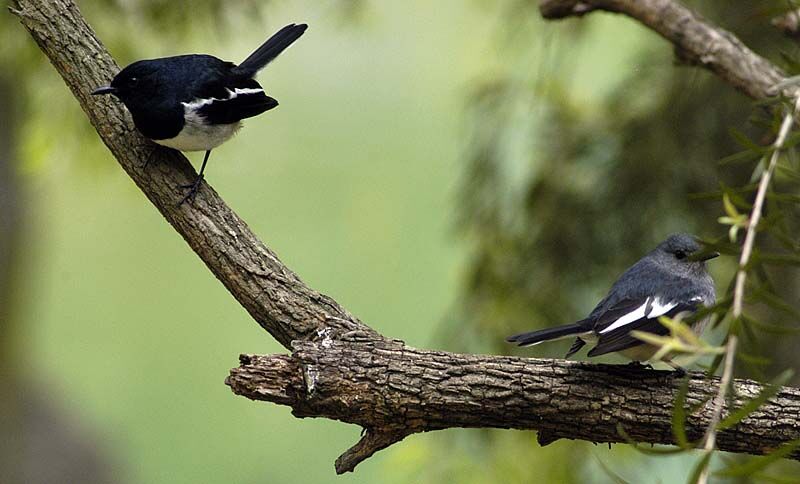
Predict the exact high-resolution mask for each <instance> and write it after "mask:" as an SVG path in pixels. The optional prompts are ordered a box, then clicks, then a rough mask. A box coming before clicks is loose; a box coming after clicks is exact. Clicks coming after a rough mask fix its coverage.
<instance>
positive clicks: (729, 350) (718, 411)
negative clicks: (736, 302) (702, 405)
mask: <svg viewBox="0 0 800 484" xmlns="http://www.w3.org/2000/svg"><path fill="white" fill-rule="evenodd" d="M737 342H738V338H737V337H736V335H735V334H732V335H730V336H729V337H728V344H727V347H726V349H725V369H724V370H723V372H722V378H721V379H720V382H719V391H718V392H717V396H716V397H714V413H712V414H711V421H710V422H709V423H708V429H707V430H706V437H705V444H703V450H704V451H705V453H706V454H710V453H711V452H713V451H714V448H715V447H716V445H717V425H719V421H720V419H721V418H722V409H723V407H725V395H726V394H727V392H728V387H729V386H730V384H731V380H732V379H733V362H734V360H735V356H736V344H737ZM708 469H709V462H706V463H705V467H704V469H703V472H701V473H700V477H698V479H697V484H706V483H707V482H708Z"/></svg>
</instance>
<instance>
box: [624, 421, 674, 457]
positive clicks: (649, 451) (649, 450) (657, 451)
mask: <svg viewBox="0 0 800 484" xmlns="http://www.w3.org/2000/svg"><path fill="white" fill-rule="evenodd" d="M617 433H618V434H619V435H620V437H622V440H624V441H625V443H626V444H628V445H630V446H631V447H633V448H634V450H637V451H639V452H641V453H642V454H645V455H672V454H680V453H683V452H688V451H689V450H690V449H684V448H681V447H673V448H664V447H643V446H641V445H639V442H636V441H635V440H633V438H631V436H630V435H628V433H627V432H625V429H624V428H623V427H622V424H621V423H618V424H617Z"/></svg>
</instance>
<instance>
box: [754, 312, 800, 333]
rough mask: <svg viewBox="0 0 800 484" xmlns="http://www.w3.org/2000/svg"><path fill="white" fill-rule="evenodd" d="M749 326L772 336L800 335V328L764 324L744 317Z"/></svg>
mask: <svg viewBox="0 0 800 484" xmlns="http://www.w3.org/2000/svg"><path fill="white" fill-rule="evenodd" d="M742 317H743V318H744V319H745V321H746V322H747V324H749V325H750V326H753V327H755V328H756V329H758V330H759V331H763V332H765V333H770V334H797V333H800V328H789V327H786V326H780V325H777V324H771V323H764V322H761V321H758V320H755V319H752V318H750V317H749V316H742Z"/></svg>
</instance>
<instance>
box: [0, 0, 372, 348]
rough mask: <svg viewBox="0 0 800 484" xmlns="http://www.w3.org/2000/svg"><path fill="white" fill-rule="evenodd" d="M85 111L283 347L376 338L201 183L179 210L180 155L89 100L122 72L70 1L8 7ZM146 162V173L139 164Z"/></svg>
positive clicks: (21, 1) (184, 173) (189, 176)
mask: <svg viewBox="0 0 800 484" xmlns="http://www.w3.org/2000/svg"><path fill="white" fill-rule="evenodd" d="M12 12H14V13H15V14H16V15H17V16H18V17H19V19H20V21H21V22H22V24H23V25H24V26H25V28H27V29H28V31H29V32H30V34H31V35H32V36H33V39H34V40H35V41H36V42H37V44H38V45H39V47H40V48H41V49H42V51H43V52H44V53H45V55H47V57H48V58H49V59H50V62H51V63H52V64H53V66H54V67H55V68H56V70H57V71H58V73H59V74H60V75H61V77H62V78H63V79H64V82H65V83H66V84H67V86H68V87H69V88H70V90H71V91H72V94H73V95H74V96H75V98H76V99H77V100H78V102H79V103H80V105H81V108H83V110H84V112H86V114H87V116H88V117H89V120H90V121H91V123H92V125H93V126H94V127H95V129H97V132H98V134H99V135H100V138H101V139H102V140H103V142H104V143H105V144H106V146H108V149H109V150H111V153H112V154H113V155H114V157H115V158H116V159H117V161H118V162H119V164H120V165H121V166H122V168H123V169H124V170H125V171H126V172H127V173H128V175H130V177H131V178H132V179H133V181H134V182H135V183H136V185H138V186H139V188H140V189H141V190H142V192H143V193H144V194H145V195H146V196H147V198H148V199H150V201H151V202H152V203H153V205H155V206H156V208H157V209H158V210H159V211H160V212H161V214H162V215H163V216H164V218H165V219H167V222H169V223H170V224H171V225H172V226H173V227H174V228H175V230H176V231H177V232H178V233H179V234H180V235H181V236H182V237H183V238H184V240H186V242H187V243H188V244H189V246H190V247H191V248H192V250H194V251H195V253H197V255H198V256H199V257H200V259H202V260H203V262H205V264H206V266H207V267H208V268H209V269H210V270H211V272H213V273H214V275H215V276H216V277H217V278H218V279H219V280H220V281H221V282H222V283H223V284H224V285H225V287H226V288H227V289H228V291H230V293H231V294H232V295H233V296H234V297H235V298H236V300H237V301H239V303H240V304H241V305H242V306H244V307H245V309H247V311H248V312H249V313H250V314H251V315H252V316H253V318H254V319H255V320H256V321H257V322H258V323H259V324H260V325H261V326H262V327H263V328H264V329H266V330H267V331H269V333H270V334H271V335H272V336H273V337H275V339H276V340H278V341H279V342H280V343H281V344H283V345H284V346H286V347H287V348H288V347H289V344H290V342H291V341H292V340H295V339H303V338H307V337H313V336H314V335H315V334H316V332H317V331H319V330H322V329H324V328H327V329H330V330H337V331H353V330H358V331H364V332H369V333H374V331H372V330H371V329H370V328H368V327H366V326H364V325H363V324H361V323H360V322H359V321H358V320H356V319H355V318H354V317H353V316H351V315H350V314H349V313H348V312H347V311H345V310H344V309H343V308H342V307H341V306H339V304H337V303H336V302H335V301H333V300H332V299H331V298H329V297H327V296H325V295H323V294H320V293H318V292H316V291H314V290H312V289H310V288H308V287H307V286H306V285H305V284H303V282H302V281H301V280H300V279H299V278H298V277H297V275H296V274H295V273H294V272H292V271H291V270H290V269H289V268H287V267H286V266H285V265H284V264H283V263H281V261H280V260H279V259H278V257H277V256H276V255H275V254H274V253H273V252H272V251H271V250H270V249H269V248H267V247H266V246H265V245H264V243H263V242H261V241H260V240H259V239H258V237H256V236H255V234H253V232H252V231H251V230H250V228H249V227H248V226H247V224H245V222H244V221H243V220H242V219H240V218H239V217H238V216H237V215H236V214H235V213H234V212H233V210H231V209H230V208H229V207H228V206H227V205H226V204H225V202H223V201H222V199H221V198H220V197H219V195H217V193H216V192H215V191H214V190H213V189H212V188H211V187H210V186H209V185H208V184H207V183H203V185H202V188H201V189H200V192H199V193H198V195H197V199H196V200H195V202H194V203H193V204H183V205H181V206H178V202H179V201H180V200H181V198H182V197H183V195H184V191H183V190H182V189H181V188H180V186H181V185H186V184H188V183H190V182H192V181H193V180H194V179H195V177H196V176H197V174H196V172H195V170H194V168H192V165H191V164H190V163H189V161H188V160H187V159H186V158H185V157H184V156H183V155H182V154H181V153H180V152H178V151H175V150H170V149H167V148H163V147H159V146H158V145H156V144H154V143H151V142H149V141H147V140H146V139H144V138H143V137H142V136H141V135H140V134H139V133H138V132H137V131H136V129H135V127H134V126H133V122H132V121H131V119H130V115H129V114H128V112H127V111H126V110H125V109H124V108H123V107H122V105H121V104H120V103H118V102H116V101H114V100H113V99H111V96H100V97H97V96H91V95H90V94H89V93H90V92H91V91H92V90H93V89H94V88H96V87H97V86H101V85H105V84H108V83H109V82H110V80H111V79H112V78H113V77H114V75H115V74H116V73H117V72H118V71H119V66H118V65H117V64H116V63H115V62H114V60H113V59H112V57H111V55H110V54H109V53H108V51H107V50H106V48H105V47H104V46H103V44H102V43H101V42H100V40H99V39H98V38H97V36H96V35H95V34H94V32H93V31H92V29H91V27H89V25H88V24H87V23H86V21H85V20H84V18H83V17H82V16H81V13H80V11H79V10H78V7H77V6H76V5H75V3H74V2H73V1H71V0H47V1H44V0H15V2H14V8H13V9H12ZM148 157H151V158H150V161H151V162H150V164H149V166H148V168H147V169H144V163H145V161H146V160H148Z"/></svg>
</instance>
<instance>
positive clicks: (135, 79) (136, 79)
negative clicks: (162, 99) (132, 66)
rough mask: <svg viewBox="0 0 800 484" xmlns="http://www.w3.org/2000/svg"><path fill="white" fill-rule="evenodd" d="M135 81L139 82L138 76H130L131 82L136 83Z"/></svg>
mask: <svg viewBox="0 0 800 484" xmlns="http://www.w3.org/2000/svg"><path fill="white" fill-rule="evenodd" d="M137 82H139V78H138V77H131V84H136V83H137Z"/></svg>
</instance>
